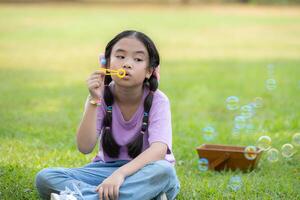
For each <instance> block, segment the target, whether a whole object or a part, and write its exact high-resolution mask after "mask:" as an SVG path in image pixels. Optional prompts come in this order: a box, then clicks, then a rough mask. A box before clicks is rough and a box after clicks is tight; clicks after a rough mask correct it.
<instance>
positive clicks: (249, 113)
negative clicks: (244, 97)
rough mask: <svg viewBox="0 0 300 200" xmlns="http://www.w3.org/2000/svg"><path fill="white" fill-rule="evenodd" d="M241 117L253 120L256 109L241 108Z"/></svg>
mask: <svg viewBox="0 0 300 200" xmlns="http://www.w3.org/2000/svg"><path fill="white" fill-rule="evenodd" d="M241 115H242V116H244V117H245V118H246V119H249V118H251V117H252V116H253V115H254V109H253V107H252V106H251V105H244V106H242V107H241Z"/></svg>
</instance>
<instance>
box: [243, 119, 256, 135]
mask: <svg viewBox="0 0 300 200" xmlns="http://www.w3.org/2000/svg"><path fill="white" fill-rule="evenodd" d="M254 132H255V126H254V124H253V123H252V122H249V121H248V122H247V124H246V125H245V133H248V134H251V133H254Z"/></svg>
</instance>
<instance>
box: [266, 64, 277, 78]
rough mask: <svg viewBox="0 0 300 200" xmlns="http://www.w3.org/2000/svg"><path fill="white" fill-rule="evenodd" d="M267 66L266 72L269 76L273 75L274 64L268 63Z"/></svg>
mask: <svg viewBox="0 0 300 200" xmlns="http://www.w3.org/2000/svg"><path fill="white" fill-rule="evenodd" d="M267 68H268V74H269V76H270V77H273V76H274V69H275V67H274V64H268V65H267Z"/></svg>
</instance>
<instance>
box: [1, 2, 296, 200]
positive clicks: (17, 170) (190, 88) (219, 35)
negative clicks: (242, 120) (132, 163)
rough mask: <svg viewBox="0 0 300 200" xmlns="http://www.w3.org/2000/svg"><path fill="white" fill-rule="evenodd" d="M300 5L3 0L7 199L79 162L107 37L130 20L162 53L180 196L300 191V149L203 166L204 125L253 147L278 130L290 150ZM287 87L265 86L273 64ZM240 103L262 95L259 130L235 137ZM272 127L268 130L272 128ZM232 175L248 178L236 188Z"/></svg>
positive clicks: (292, 195)
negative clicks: (229, 165) (91, 88)
mask: <svg viewBox="0 0 300 200" xmlns="http://www.w3.org/2000/svg"><path fill="white" fill-rule="evenodd" d="M299 11H300V8H297V7H296V8H289V7H283V8H279V7H278V8H277V7H236V6H234V7H232V6H226V7H185V8H184V9H183V8H180V7H158V6H154V7H151V8H144V7H139V6H137V7H127V8H125V9H124V8H121V7H112V6H106V7H103V6H102V7H101V6H79V5H72V4H64V5H61V6H55V5H51V4H50V5H13V4H11V5H5V4H3V5H0V81H1V82H0V92H1V96H0V109H1V110H0V199H37V197H38V196H37V192H36V190H35V189H34V176H35V174H36V173H37V172H38V171H39V170H41V169H42V168H45V167H53V166H64V167H79V166H82V165H84V164H86V163H88V162H89V161H90V160H91V159H92V157H93V156H94V155H95V153H96V151H94V152H93V153H92V154H89V155H82V154H80V153H79V152H78V151H77V149H76V146H75V132H76V128H77V126H78V124H79V121H80V119H81V115H82V111H83V105H84V101H85V98H86V95H87V93H88V92H87V87H86V84H85V80H86V78H87V77H88V76H89V74H90V73H91V72H92V71H93V70H95V68H96V66H97V56H98V54H99V53H100V52H101V51H102V49H104V47H105V45H106V43H107V42H108V41H109V40H110V39H111V38H112V37H113V36H114V35H115V34H117V33H118V32H120V31H122V30H124V29H138V30H141V31H143V32H145V33H147V34H148V35H149V36H150V37H151V38H152V39H153V40H154V41H155V42H156V44H157V46H158V48H159V50H160V54H161V57H162V64H161V77H162V78H161V82H160V89H161V90H163V91H164V92H165V93H166V94H167V95H168V97H169V99H170V101H171V105H172V121H173V149H174V153H175V156H176V159H177V161H179V162H178V165H177V167H176V169H177V173H178V176H179V179H180V181H181V192H180V194H179V196H178V199H187V200H189V199H299V198H300V192H299V191H300V190H299V188H300V162H299V161H300V152H299V150H300V149H299V148H298V149H297V150H298V153H296V154H295V155H294V156H293V157H292V159H290V160H286V159H283V158H282V157H281V158H280V160H279V161H278V162H277V163H274V164H271V163H269V162H268V161H267V159H266V156H265V155H263V157H262V159H261V161H260V163H259V167H258V168H257V169H256V170H254V171H252V172H250V173H240V172H221V173H218V172H206V173H200V172H199V171H198V169H197V154H196V151H195V147H197V146H199V145H201V144H203V143H205V141H204V140H203V138H202V136H201V129H202V128H203V127H204V126H206V125H207V124H212V125H214V126H215V127H216V129H217V131H218V137H217V138H216V139H215V140H214V141H213V143H221V144H234V145H250V144H255V142H256V140H257V138H258V137H259V136H260V135H263V134H268V135H269V136H271V138H272V142H273V143H272V144H273V146H274V147H275V148H278V149H280V147H281V145H283V144H284V143H290V142H291V137H292V134H293V133H295V132H299V131H300V130H299V129H300V112H299V111H300V104H299V100H300V85H299V84H300V83H299V80H300V57H299V55H300V37H299V35H300V26H299V22H300V12H299ZM269 63H273V64H275V78H276V80H277V81H278V88H277V89H276V91H274V92H267V91H266V89H265V86H264V81H265V80H266V79H267V78H268V73H267V68H266V66H267V64H269ZM231 95H236V96H238V97H240V100H241V102H242V104H246V103H249V102H251V101H252V100H253V99H254V97H256V96H261V97H263V99H264V103H265V106H264V107H263V108H262V109H260V110H258V111H257V114H256V116H255V117H254V123H255V125H256V130H255V132H254V133H252V134H246V133H243V134H241V136H240V137H239V138H233V137H232V136H231V128H232V119H233V118H234V116H235V114H237V112H229V111H227V110H226V108H225V99H226V98H227V97H228V96H231ZM262 130H265V131H267V133H263V132H262ZM232 175H240V176H241V178H242V180H243V186H242V188H241V189H240V190H239V191H237V192H233V191H230V190H228V189H227V185H228V181H229V179H230V177H231V176H232Z"/></svg>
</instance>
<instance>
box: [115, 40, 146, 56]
mask: <svg viewBox="0 0 300 200" xmlns="http://www.w3.org/2000/svg"><path fill="white" fill-rule="evenodd" d="M112 51H113V52H115V51H123V52H128V53H144V54H145V55H148V52H147V49H146V47H145V45H144V44H143V43H142V42H141V41H139V40H138V39H137V38H134V37H130V38H122V39H120V40H119V41H118V42H117V43H116V44H115V45H114V47H113V49H112Z"/></svg>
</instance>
